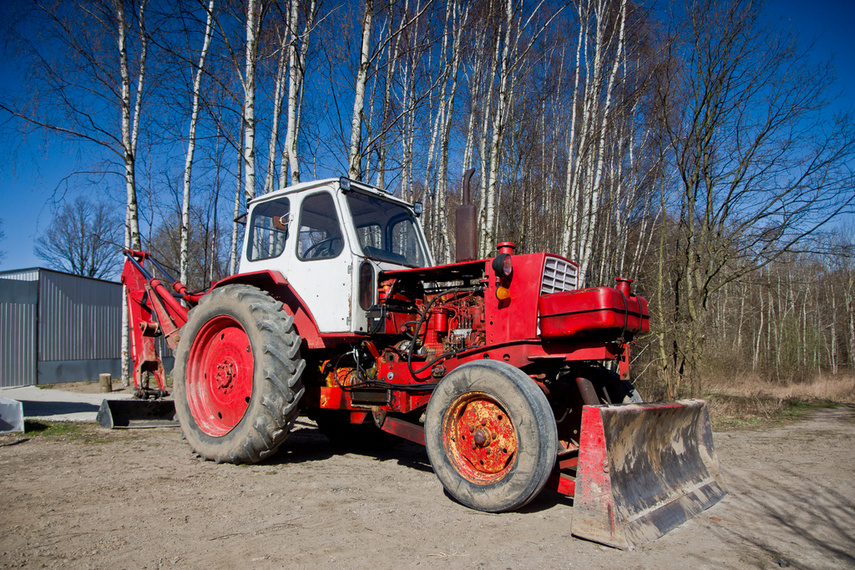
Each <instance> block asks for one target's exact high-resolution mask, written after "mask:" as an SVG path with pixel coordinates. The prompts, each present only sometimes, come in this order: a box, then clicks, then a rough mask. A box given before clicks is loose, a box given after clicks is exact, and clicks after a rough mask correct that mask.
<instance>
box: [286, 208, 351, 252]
mask: <svg viewBox="0 0 855 570" xmlns="http://www.w3.org/2000/svg"><path fill="white" fill-rule="evenodd" d="M343 249H344V238H343V237H342V233H341V226H340V225H339V223H338V216H337V215H336V212H335V204H334V203H333V199H332V196H330V195H329V194H328V193H326V192H321V193H320V194H314V195H312V196H309V197H308V198H306V199H305V200H303V205H302V207H301V208H300V235H299V236H298V238H297V257H298V258H299V259H302V260H304V261H308V260H313V259H332V258H334V257H338V254H340V253H341V251H342V250H343Z"/></svg>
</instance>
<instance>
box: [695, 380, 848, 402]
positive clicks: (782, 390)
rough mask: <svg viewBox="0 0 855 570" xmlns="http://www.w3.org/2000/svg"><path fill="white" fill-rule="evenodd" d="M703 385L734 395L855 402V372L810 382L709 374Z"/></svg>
mask: <svg viewBox="0 0 855 570" xmlns="http://www.w3.org/2000/svg"><path fill="white" fill-rule="evenodd" d="M704 386H705V387H706V388H707V389H709V390H712V391H715V392H724V393H726V394H729V395H733V396H749V397H754V396H756V397H761V398H776V399H783V400H787V399H798V400H807V401H818V400H824V401H829V402H835V403H838V404H855V376H849V375H846V376H843V375H838V376H830V375H827V376H822V377H817V378H814V379H813V380H811V381H810V382H799V383H777V382H768V381H764V380H762V379H761V378H759V377H757V376H754V375H747V376H743V377H740V378H726V379H725V378H708V379H706V380H705V381H704Z"/></svg>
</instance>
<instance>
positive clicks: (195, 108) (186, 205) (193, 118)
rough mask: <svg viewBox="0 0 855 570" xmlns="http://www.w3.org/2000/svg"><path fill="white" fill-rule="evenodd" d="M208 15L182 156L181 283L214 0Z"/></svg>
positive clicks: (182, 280)
mask: <svg viewBox="0 0 855 570" xmlns="http://www.w3.org/2000/svg"><path fill="white" fill-rule="evenodd" d="M207 11H208V17H207V20H206V22H205V39H204V41H203V42H202V51H201V53H200V54H199V65H198V66H197V67H196V75H195V77H194V78H193V105H192V111H191V112H190V130H189V132H188V134H187V155H186V156H185V158H184V195H183V199H182V201H181V238H180V244H179V251H180V254H179V258H180V261H179V265H180V267H179V277H178V280H179V281H181V282H182V283H185V284H186V283H187V262H188V253H187V252H188V249H189V242H190V179H191V173H192V170H193V154H194V153H195V151H196V123H197V122H198V120H199V101H200V91H201V87H202V71H203V70H204V68H205V58H206V57H207V55H208V48H209V47H210V45H211V37H212V36H213V32H214V27H213V22H214V0H210V1H209V2H208V8H207Z"/></svg>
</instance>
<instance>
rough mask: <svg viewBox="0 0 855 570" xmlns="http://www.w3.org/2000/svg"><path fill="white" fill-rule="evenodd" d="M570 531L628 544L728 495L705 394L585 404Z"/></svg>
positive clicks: (609, 542) (651, 536) (672, 525)
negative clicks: (698, 397)
mask: <svg viewBox="0 0 855 570" xmlns="http://www.w3.org/2000/svg"><path fill="white" fill-rule="evenodd" d="M579 447H580V452H579V467H578V471H577V478H576V489H575V491H576V492H575V496H574V498H573V525H572V533H573V535H574V536H578V537H581V538H585V539H588V540H592V541H594V542H599V543H601V544H606V545H609V546H614V547H616V548H621V549H624V550H631V549H632V548H633V547H634V546H637V545H639V544H642V543H644V542H648V541H650V540H653V539H655V538H658V537H660V536H662V535H663V534H665V533H667V532H669V531H670V530H672V529H674V528H675V527H677V526H679V525H680V524H682V523H684V522H685V521H687V520H689V519H690V518H692V517H693V516H695V515H697V514H698V513H700V512H701V511H703V510H705V509H708V508H709V507H711V506H712V505H714V504H715V503H717V502H718V501H719V500H720V499H721V498H722V497H724V495H726V494H727V490H726V488H725V484H724V479H723V478H722V476H721V471H720V469H719V465H718V459H717V458H716V455H715V450H714V448H713V439H712V428H711V426H710V420H709V411H708V410H707V405H706V402H703V401H702V400H680V401H677V402H668V403H663V404H627V405H620V406H584V408H583V410H582V440H581V442H580V446H579Z"/></svg>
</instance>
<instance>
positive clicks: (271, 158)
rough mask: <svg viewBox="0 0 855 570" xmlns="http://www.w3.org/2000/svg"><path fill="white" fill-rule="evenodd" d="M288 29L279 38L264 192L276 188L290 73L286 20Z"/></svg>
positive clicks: (288, 38)
mask: <svg viewBox="0 0 855 570" xmlns="http://www.w3.org/2000/svg"><path fill="white" fill-rule="evenodd" d="M286 24H287V29H286V30H285V31H284V32H283V33H282V37H280V38H279V56H278V57H277V58H276V81H275V82H274V86H275V88H274V91H273V117H272V120H271V123H270V139H269V141H268V145H267V174H266V175H265V177H264V193H265V194H267V193H268V192H272V191H273V190H274V188H273V185H274V184H273V183H274V173H275V172H276V154H277V153H276V146H277V144H278V143H279V116H280V115H281V114H282V100H283V99H284V98H285V76H286V75H287V73H288V53H289V52H290V47H289V46H290V44H291V41H292V37H291V24H290V22H286ZM279 184H280V185H281V186H285V178H284V177H283V176H281V175H280V177H279Z"/></svg>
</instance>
